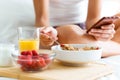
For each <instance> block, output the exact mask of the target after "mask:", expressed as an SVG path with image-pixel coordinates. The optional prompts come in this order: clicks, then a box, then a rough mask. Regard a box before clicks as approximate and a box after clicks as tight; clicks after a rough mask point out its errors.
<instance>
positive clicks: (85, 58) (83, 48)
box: [51, 44, 102, 65]
mask: <svg viewBox="0 0 120 80" xmlns="http://www.w3.org/2000/svg"><path fill="white" fill-rule="evenodd" d="M51 50H52V51H53V53H56V57H55V58H56V60H58V61H60V62H62V63H63V64H77V65H79V64H83V63H89V62H93V61H96V60H100V59H101V55H102V48H101V47H100V46H97V45H94V44H61V45H55V46H52V47H51Z"/></svg>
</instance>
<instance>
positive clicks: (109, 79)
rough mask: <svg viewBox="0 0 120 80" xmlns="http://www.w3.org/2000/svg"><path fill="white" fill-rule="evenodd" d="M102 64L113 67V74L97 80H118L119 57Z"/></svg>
mask: <svg viewBox="0 0 120 80" xmlns="http://www.w3.org/2000/svg"><path fill="white" fill-rule="evenodd" d="M102 62H104V63H105V64H108V65H111V66H113V71H114V72H113V74H112V75H109V76H105V77H102V78H100V79H97V80H120V55H117V56H112V57H108V58H104V59H102ZM0 80H17V79H12V78H5V77H0Z"/></svg>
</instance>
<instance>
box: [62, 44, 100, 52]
mask: <svg viewBox="0 0 120 80" xmlns="http://www.w3.org/2000/svg"><path fill="white" fill-rule="evenodd" d="M60 47H61V48H62V50H71V51H81V50H98V49H99V47H87V46H85V47H83V48H77V47H73V46H71V45H69V44H61V45H60Z"/></svg>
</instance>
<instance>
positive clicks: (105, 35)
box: [89, 24, 115, 40]
mask: <svg viewBox="0 0 120 80" xmlns="http://www.w3.org/2000/svg"><path fill="white" fill-rule="evenodd" d="M114 27H115V26H114V24H111V25H105V26H102V28H101V29H92V30H91V31H90V32H89V34H90V35H93V36H94V37H95V38H96V39H97V40H110V39H112V38H113V36H114V34H115V30H114Z"/></svg>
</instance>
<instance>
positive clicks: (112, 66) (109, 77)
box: [0, 50, 120, 80]
mask: <svg viewBox="0 0 120 80" xmlns="http://www.w3.org/2000/svg"><path fill="white" fill-rule="evenodd" d="M45 51H49V50H45ZM43 52H44V50H43ZM119 62H120V55H118V56H112V57H108V58H102V59H101V60H100V61H99V62H97V63H92V64H90V66H91V67H90V66H88V67H83V66H82V68H81V67H73V68H71V67H67V66H63V65H61V64H58V63H56V62H55V63H53V65H52V67H50V69H49V68H48V69H46V70H45V72H44V71H43V72H39V73H37V74H36V73H32V74H33V75H35V76H37V78H39V79H38V80H40V77H42V78H43V79H45V80H64V79H63V78H66V79H65V80H67V79H68V78H70V79H69V80H74V79H72V78H71V77H66V76H64V75H65V74H67V75H71V76H72V77H73V78H75V80H78V79H79V78H80V79H79V80H81V78H83V79H84V80H119V78H120V72H119V71H120V69H119V67H120V64H119ZM105 65H106V66H105ZM61 67H62V68H61ZM67 68H68V69H67ZM75 68H78V69H75ZM4 70H5V71H4ZM49 70H50V71H51V72H50V71H49ZM94 70H95V71H94ZM100 70H101V71H100ZM14 72H16V73H14ZM17 72H18V73H19V69H16V68H13V69H9V67H6V68H3V70H2V69H1V68H0V76H1V77H0V80H19V79H17V78H16V76H14V75H17V76H18V75H19V76H22V78H24V72H22V74H17ZM93 72H94V73H95V72H98V73H97V74H96V73H95V74H93ZM106 72H107V73H106ZM20 73H21V72H20ZM51 73H53V74H51ZM60 73H63V75H61V76H64V77H63V78H60V79H59V76H58V75H59V74H60ZM81 73H83V74H82V75H79V74H81ZM89 73H91V74H90V75H89ZM100 73H102V75H101V74H100ZM25 74H26V73H25ZM98 74H100V75H98ZM2 75H3V76H4V77H3V76H2ZM11 75H12V78H11ZM40 75H42V76H40ZM84 75H85V76H86V75H87V78H88V79H86V77H85V76H84ZM5 76H7V77H5ZM13 76H14V77H13ZM30 76H31V75H30ZM35 76H32V77H33V79H31V80H36V77H35ZM45 76H47V78H46V77H45ZM61 76H60V77H61ZM83 76H84V77H83ZM88 76H89V77H88ZM90 76H91V79H90ZM95 76H97V77H96V78H95ZM92 77H93V78H92ZM26 78H27V79H29V74H28V77H26V76H25V78H24V79H26ZM24 79H23V80H24ZM83 79H82V80H83ZM21 80H22V79H21Z"/></svg>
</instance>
